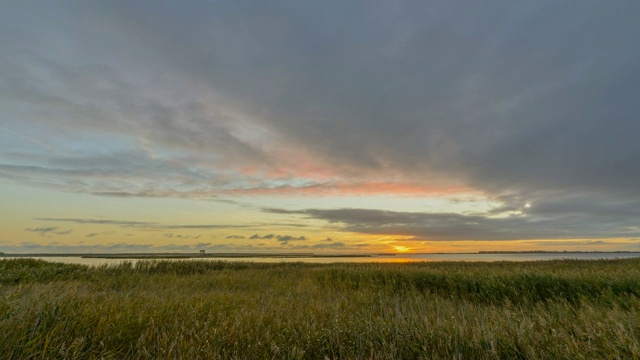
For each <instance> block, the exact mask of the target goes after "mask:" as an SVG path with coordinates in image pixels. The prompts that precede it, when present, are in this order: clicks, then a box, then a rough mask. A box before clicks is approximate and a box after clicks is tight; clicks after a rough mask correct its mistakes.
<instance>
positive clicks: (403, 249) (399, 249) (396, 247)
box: [393, 245, 411, 252]
mask: <svg viewBox="0 0 640 360" xmlns="http://www.w3.org/2000/svg"><path fill="white" fill-rule="evenodd" d="M393 249H394V250H395V251H397V252H407V251H409V250H411V249H410V248H408V247H406V246H401V245H393Z"/></svg>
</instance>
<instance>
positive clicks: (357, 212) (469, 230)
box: [265, 199, 640, 240]
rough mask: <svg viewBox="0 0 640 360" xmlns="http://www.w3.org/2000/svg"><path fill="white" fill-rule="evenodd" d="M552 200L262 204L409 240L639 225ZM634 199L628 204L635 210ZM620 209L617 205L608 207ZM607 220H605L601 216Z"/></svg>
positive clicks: (544, 235)
mask: <svg viewBox="0 0 640 360" xmlns="http://www.w3.org/2000/svg"><path fill="white" fill-rule="evenodd" d="M556 201H557V200H555V199H552V200H550V203H549V204H545V203H542V204H541V205H540V206H536V205H532V206H530V207H523V209H522V210H523V211H524V212H520V213H518V214H511V215H508V216H503V217H495V216H489V215H487V214H476V215H464V214H452V213H416V212H396V211H385V210H372V209H348V208H345V209H334V210H331V209H330V210H327V209H306V210H283V209H265V211H267V212H270V213H276V214H299V215H303V216H305V217H308V218H312V219H318V220H324V221H327V222H329V223H331V224H334V226H335V227H336V228H337V229H339V230H341V231H349V232H356V233H366V234H381V235H402V236H410V237H412V238H414V239H415V240H523V239H576V238H589V239H597V238H614V237H634V236H638V235H640V230H639V229H638V228H637V227H635V226H634V225H635V224H636V223H637V222H636V220H635V218H633V219H631V218H628V217H625V216H623V217H621V216H617V215H615V214H610V215H608V217H607V218H606V219H605V218H604V216H603V215H602V212H604V211H605V210H606V209H607V207H606V206H603V205H602V204H601V206H599V207H583V206H579V207H572V206H570V205H564V206H566V207H568V208H569V209H573V210H575V211H569V210H567V211H562V212H557V211H555V210H556V207H555V206H551V205H550V204H556ZM637 205H638V204H637V203H630V204H629V208H628V209H627V211H629V213H630V214H636V212H637V211H638V209H639V207H638V206H637ZM611 208H612V209H610V210H614V209H618V210H619V209H620V208H621V206H620V205H619V204H614V205H612V206H611ZM605 220H607V221H605Z"/></svg>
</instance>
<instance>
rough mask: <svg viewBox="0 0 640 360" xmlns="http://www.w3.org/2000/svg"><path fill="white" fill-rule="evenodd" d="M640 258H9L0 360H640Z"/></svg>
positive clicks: (0, 296)
mask: <svg viewBox="0 0 640 360" xmlns="http://www.w3.org/2000/svg"><path fill="white" fill-rule="evenodd" d="M639 295H640V259H629V260H598V261H569V260H565V261H550V262H530V263H508V262H504V263H417V264H416V263H411V264H303V263H282V264H265V263H247V262H226V261H225V262H216V261H149V262H144V261H143V262H137V263H135V264H132V263H124V264H120V265H112V266H101V267H87V266H81V265H63V264H54V263H48V262H44V261H39V260H29V259H16V260H2V261H0V333H1V334H2V336H0V358H2V359H29V358H54V359H61V358H82V359H87V358H88V359H91V358H96V359H97V358H114V359H122V358H130V359H159V358H161V359H165V358H167V359H173V358H181V359H197V358H201V359H211V358H243V359H244V358H247V359H263V358H266V359H269V358H271V359H281V358H289V359H326V358H329V359H346V358H356V359H369V358H375V359H415V358H424V359H431V358H446V359H452V358H459V359H491V358H496V359H504V358H508V359H513V358H516V359H517V358H527V359H528V358H533V359H535V358H539V359H550V358H572V359H573V358H587V359H593V358H613V359H615V358H618V359H630V358H631V359H633V358H639V357H640V340H639V339H640V337H639V336H640V296H639Z"/></svg>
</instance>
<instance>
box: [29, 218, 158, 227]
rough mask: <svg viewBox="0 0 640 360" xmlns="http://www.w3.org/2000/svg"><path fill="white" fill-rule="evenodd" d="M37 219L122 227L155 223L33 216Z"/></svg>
mask: <svg viewBox="0 0 640 360" xmlns="http://www.w3.org/2000/svg"><path fill="white" fill-rule="evenodd" d="M34 220H38V221H55V222H71V223H75V224H99V225H119V226H123V227H136V226H151V225H155V224H156V223H153V222H145V221H122V220H111V219H80V218H35V219H34Z"/></svg>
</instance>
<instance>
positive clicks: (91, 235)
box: [85, 232, 98, 238]
mask: <svg viewBox="0 0 640 360" xmlns="http://www.w3.org/2000/svg"><path fill="white" fill-rule="evenodd" d="M96 236H98V233H95V232H94V233H90V234H87V235H85V237H88V238H90V237H96Z"/></svg>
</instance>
